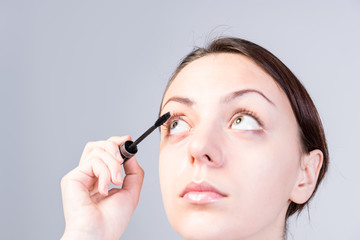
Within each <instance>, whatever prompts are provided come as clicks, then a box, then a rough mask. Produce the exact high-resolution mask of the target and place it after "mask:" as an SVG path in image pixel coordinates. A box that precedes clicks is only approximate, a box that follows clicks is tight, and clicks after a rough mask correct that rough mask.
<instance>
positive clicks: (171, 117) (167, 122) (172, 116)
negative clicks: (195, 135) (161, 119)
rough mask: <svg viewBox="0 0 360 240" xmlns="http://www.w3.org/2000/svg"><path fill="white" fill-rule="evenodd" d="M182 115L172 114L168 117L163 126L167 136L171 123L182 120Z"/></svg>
mask: <svg viewBox="0 0 360 240" xmlns="http://www.w3.org/2000/svg"><path fill="white" fill-rule="evenodd" d="M182 116H183V115H181V114H179V113H174V114H172V115H171V116H170V118H169V119H168V120H167V121H166V123H165V124H164V125H163V127H164V128H165V130H166V133H167V135H168V134H169V133H170V125H171V123H172V122H173V120H175V119H176V120H183V121H184V119H183V118H182Z"/></svg>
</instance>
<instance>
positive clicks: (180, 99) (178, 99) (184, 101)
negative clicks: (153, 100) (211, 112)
mask: <svg viewBox="0 0 360 240" xmlns="http://www.w3.org/2000/svg"><path fill="white" fill-rule="evenodd" d="M169 102H178V103H182V104H184V105H186V106H188V107H191V106H192V105H194V101H193V100H191V99H190V98H187V97H178V96H174V97H171V98H169V99H168V100H167V101H166V102H165V103H164V105H163V106H162V108H161V109H163V108H164V107H165V105H166V104H168V103H169Z"/></svg>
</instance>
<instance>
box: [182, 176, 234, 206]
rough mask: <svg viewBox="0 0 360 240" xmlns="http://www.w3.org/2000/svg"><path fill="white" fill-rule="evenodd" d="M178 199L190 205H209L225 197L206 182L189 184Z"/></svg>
mask: <svg viewBox="0 0 360 240" xmlns="http://www.w3.org/2000/svg"><path fill="white" fill-rule="evenodd" d="M180 197H181V198H182V199H184V200H185V201H186V202H188V203H191V204H199V205H201V204H209V203H214V202H217V201H219V200H220V199H222V198H225V197H227V195H226V194H224V193H222V192H220V191H219V190H217V189H216V188H215V187H214V186H212V185H211V184H209V183H207V182H200V183H195V182H191V183H189V184H188V185H187V186H186V187H185V189H184V190H183V191H182V193H181V194H180Z"/></svg>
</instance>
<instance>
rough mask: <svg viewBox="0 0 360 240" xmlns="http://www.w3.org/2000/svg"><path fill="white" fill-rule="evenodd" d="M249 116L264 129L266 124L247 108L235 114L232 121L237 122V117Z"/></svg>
mask: <svg viewBox="0 0 360 240" xmlns="http://www.w3.org/2000/svg"><path fill="white" fill-rule="evenodd" d="M240 114H241V115H247V116H250V117H252V118H254V119H255V121H256V122H257V123H258V124H259V125H260V127H263V126H264V124H263V122H262V121H261V120H260V118H259V117H258V116H257V114H256V113H255V112H253V111H251V110H248V109H246V108H240V109H238V110H237V111H236V113H235V114H233V117H232V118H231V119H233V120H235V119H236V117H238V116H237V115H240ZM232 123H233V121H231V124H232Z"/></svg>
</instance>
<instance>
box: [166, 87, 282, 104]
mask: <svg viewBox="0 0 360 240" xmlns="http://www.w3.org/2000/svg"><path fill="white" fill-rule="evenodd" d="M248 93H256V94H258V95H260V96H262V97H263V98H264V99H265V100H266V101H267V102H269V103H270V104H271V105H273V106H275V104H274V103H273V102H272V101H271V100H270V99H269V98H268V97H266V95H265V94H264V93H262V92H261V91H259V90H256V89H242V90H239V91H235V92H231V93H230V94H228V95H226V96H225V97H224V98H223V99H222V102H223V103H228V102H230V101H232V100H234V99H236V98H238V97H242V96H243V95H245V94H248ZM169 102H178V103H181V104H184V105H186V106H188V107H191V106H193V105H194V104H195V102H194V101H193V100H191V99H190V98H187V97H179V96H174V97H171V98H169V99H168V100H167V101H166V102H165V103H164V105H163V106H162V108H161V109H163V108H164V107H165V105H166V104H168V103H169Z"/></svg>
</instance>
